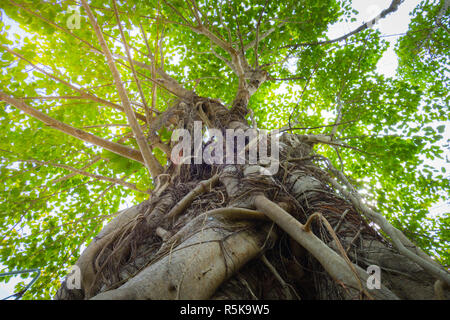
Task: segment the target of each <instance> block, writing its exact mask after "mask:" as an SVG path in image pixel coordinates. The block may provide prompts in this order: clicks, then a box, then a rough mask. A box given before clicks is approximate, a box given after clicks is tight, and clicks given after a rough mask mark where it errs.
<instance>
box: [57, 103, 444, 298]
mask: <svg viewBox="0 0 450 320" xmlns="http://www.w3.org/2000/svg"><path fill="white" fill-rule="evenodd" d="M205 101H206V102H205ZM193 106H195V107H191V108H190V110H195V109H197V110H198V109H199V106H200V108H201V109H202V110H201V111H202V112H201V113H200V114H202V115H203V118H202V119H203V120H205V117H207V120H208V121H209V123H210V125H215V126H216V127H218V128H221V129H222V130H223V129H225V128H239V127H244V128H245V127H246V125H245V124H244V122H243V121H237V120H239V119H242V115H238V113H239V112H242V110H239V108H234V109H231V111H230V112H228V110H226V109H225V108H223V107H221V106H220V107H218V106H219V104H218V103H217V102H215V101H210V100H203V101H197V102H194V103H193ZM178 107H180V108H184V109H185V110H184V114H185V115H187V116H192V115H193V114H192V113H189V112H186V104H184V103H180V104H179V106H178ZM233 112H234V113H233ZM187 116H186V117H187ZM196 117H198V113H196V114H194V115H193V116H192V117H191V118H190V119H188V120H187V119H186V118H185V119H184V120H183V121H184V124H185V128H187V129H190V130H191V129H192V121H193V120H196V119H198V118H196ZM219 119H220V120H219ZM224 119H225V120H224ZM280 146H281V150H280V159H279V161H280V170H279V171H278V173H277V174H276V175H274V176H266V175H262V174H261V173H260V172H261V170H260V167H259V166H255V165H207V164H200V165H180V166H175V165H173V166H172V167H171V168H170V169H169V171H168V172H167V173H169V174H170V176H171V179H170V180H169V181H167V183H166V184H164V186H162V185H163V184H161V185H159V186H160V188H159V189H158V190H156V191H155V192H154V195H153V196H152V197H151V199H150V200H148V201H145V202H144V203H142V204H140V205H138V206H136V207H133V208H130V209H127V210H124V211H123V212H122V213H121V214H120V215H119V216H117V217H116V218H115V219H114V220H113V221H111V222H110V223H109V224H108V225H107V226H106V227H105V228H104V229H103V230H102V232H101V233H100V234H99V235H98V236H97V237H96V238H95V239H94V240H92V242H91V243H90V245H89V247H88V248H87V249H86V250H85V251H84V252H83V254H82V255H81V257H80V258H79V260H78V262H77V266H78V267H79V268H80V270H81V277H82V281H81V289H80V290H74V289H68V288H67V283H63V285H62V286H61V288H60V289H59V290H58V293H57V295H56V297H55V298H57V299H433V298H434V297H435V290H434V287H433V286H434V284H435V282H436V279H435V278H434V277H432V276H430V275H429V273H428V272H426V271H425V270H424V269H423V268H422V267H421V266H419V265H417V264H416V263H414V262H412V261H411V260H410V259H409V258H407V257H405V256H404V255H401V254H399V253H398V252H397V250H396V249H394V248H393V247H392V246H391V244H390V243H389V242H388V241H386V239H385V238H384V237H383V236H382V235H381V234H380V233H379V232H378V231H377V230H376V229H374V228H373V224H372V223H369V221H368V220H366V218H365V217H363V216H362V215H361V214H360V212H359V210H360V209H359V208H357V207H355V206H354V205H353V203H352V202H351V201H350V200H348V199H347V198H344V196H343V194H342V193H340V192H337V191H336V190H334V189H333V188H332V187H331V186H330V184H329V181H328V180H327V176H328V175H329V174H328V173H326V172H325V171H323V170H322V169H320V168H319V167H318V165H317V164H316V163H315V162H314V157H315V156H316V155H314V154H312V153H311V150H312V148H311V147H312V145H311V143H310V142H307V141H305V139H302V138H301V137H299V136H295V135H288V134H285V135H283V136H282V138H281V139H280ZM328 178H329V177H328ZM316 213H320V215H318V214H316ZM311 216H313V217H319V219H316V220H308V219H309V218H310V217H311ZM279 217H282V218H279ZM320 217H323V218H320ZM312 219H314V218H312ZM273 221H275V223H274V222H273ZM347 257H348V258H347ZM369 265H377V266H379V268H380V269H381V279H380V280H381V287H380V288H379V289H370V288H368V287H367V279H368V276H369V275H368V274H367V273H366V269H367V267H368V266H369ZM438 284H439V282H438ZM438 287H439V285H438ZM441 295H442V294H441ZM447 297H448V296H447Z"/></svg>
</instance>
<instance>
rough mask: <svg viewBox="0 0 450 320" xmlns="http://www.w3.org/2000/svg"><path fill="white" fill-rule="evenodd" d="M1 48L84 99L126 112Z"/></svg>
mask: <svg viewBox="0 0 450 320" xmlns="http://www.w3.org/2000/svg"><path fill="white" fill-rule="evenodd" d="M0 47H1V48H2V49H4V50H6V51H8V52H9V53H11V54H12V55H14V56H16V57H18V58H19V59H21V60H23V61H25V62H27V63H28V64H29V65H31V66H33V68H34V69H36V70H37V71H39V72H40V73H43V74H45V75H46V76H48V77H49V78H51V79H53V80H55V81H57V82H59V83H62V84H63V85H65V86H67V87H69V88H71V89H72V90H74V91H76V92H77V93H79V94H80V95H81V96H82V97H84V98H86V99H90V100H92V101H95V102H97V103H100V104H104V105H107V106H110V107H113V108H114V109H117V110H119V111H122V112H124V109H123V107H122V106H120V105H118V104H115V103H113V102H111V101H108V100H104V99H102V98H99V97H97V96H95V95H93V94H92V93H90V92H89V91H87V90H86V89H84V90H83V89H82V88H81V89H80V88H77V87H76V86H74V85H73V84H71V83H69V82H67V81H65V80H63V79H61V78H59V77H57V76H55V75H53V74H51V73H49V72H47V71H45V70H44V69H42V68H40V67H38V66H37V65H36V64H35V63H33V62H31V61H30V60H28V59H27V58H25V57H24V56H23V55H21V54H20V53H18V52H16V51H14V50H11V49H9V48H8V47H6V46H4V45H2V44H0ZM135 116H136V117H137V118H138V119H140V120H143V121H146V118H145V116H143V115H142V114H139V113H135Z"/></svg>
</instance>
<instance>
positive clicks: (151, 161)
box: [81, 0, 163, 178]
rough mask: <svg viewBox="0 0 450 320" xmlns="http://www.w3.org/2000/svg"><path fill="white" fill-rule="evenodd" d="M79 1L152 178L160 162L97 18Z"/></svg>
mask: <svg viewBox="0 0 450 320" xmlns="http://www.w3.org/2000/svg"><path fill="white" fill-rule="evenodd" d="M81 2H82V4H83V7H84V9H85V10H86V13H87V15H88V17H89V20H90V21H91V24H92V26H93V28H94V31H95V33H96V35H97V38H98V41H99V43H100V46H101V48H102V50H103V53H104V54H105V56H106V60H107V61H108V66H109V69H110V70H111V73H112V75H113V78H114V82H115V84H116V88H117V91H118V93H119V96H120V99H121V100H122V105H123V109H124V111H125V114H126V115H127V118H128V122H129V124H130V127H131V129H132V131H133V133H134V135H135V137H136V142H137V144H138V146H139V149H140V150H141V152H142V157H143V158H144V163H145V165H146V167H147V168H148V170H149V172H150V174H151V176H152V177H153V178H155V177H156V176H158V175H159V174H161V173H162V171H163V168H162V166H161V164H160V163H159V162H158V160H156V158H155V157H154V155H153V154H152V152H151V150H150V147H149V145H148V144H147V141H146V139H145V136H144V134H143V132H142V130H141V127H140V126H139V124H138V122H137V119H136V116H135V114H134V111H133V108H132V106H131V103H130V100H129V98H128V94H127V92H126V90H125V87H124V86H123V84H122V80H121V77H120V73H119V70H118V69H117V66H116V64H115V62H114V58H113V56H112V54H111V51H110V49H109V47H108V45H107V44H106V41H105V38H104V37H103V33H102V31H101V29H100V26H99V25H98V23H97V20H96V19H95V17H94V14H93V13H92V11H91V8H90V7H89V5H88V4H87V2H86V0H82V1H81ZM113 5H114V8H115V15H116V18H117V20H118V21H119V22H120V19H119V16H118V13H117V8H116V2H115V1H113ZM119 28H120V23H119Z"/></svg>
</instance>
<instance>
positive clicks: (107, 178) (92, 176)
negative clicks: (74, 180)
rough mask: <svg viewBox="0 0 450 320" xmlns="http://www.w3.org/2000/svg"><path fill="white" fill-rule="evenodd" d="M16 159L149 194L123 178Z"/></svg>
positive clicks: (45, 162) (46, 162)
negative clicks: (64, 170)
mask: <svg viewBox="0 0 450 320" xmlns="http://www.w3.org/2000/svg"><path fill="white" fill-rule="evenodd" d="M16 161H20V162H27V163H36V164H39V165H41V166H52V167H56V168H62V169H66V170H69V171H72V172H74V173H76V174H80V175H83V176H86V177H89V178H93V179H97V180H101V181H107V182H112V183H114V184H119V185H121V186H124V187H126V188H128V189H131V190H134V191H138V192H142V193H147V194H149V192H147V191H144V190H140V189H138V188H137V187H136V185H134V184H132V183H129V182H125V181H123V180H121V179H115V178H110V177H105V176H101V175H98V174H94V173H90V172H87V171H83V170H81V169H77V168H74V167H71V166H68V165H65V164H60V163H53V162H49V161H39V160H34V159H27V160H21V159H17V160H16Z"/></svg>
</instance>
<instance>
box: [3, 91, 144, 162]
mask: <svg viewBox="0 0 450 320" xmlns="http://www.w3.org/2000/svg"><path fill="white" fill-rule="evenodd" d="M0 100H3V101H5V102H7V103H9V104H10V105H13V106H15V107H16V108H17V109H20V110H22V111H23V112H25V113H26V114H28V115H30V116H32V117H33V118H36V119H38V120H40V121H42V122H44V123H45V124H46V125H48V126H50V127H52V128H55V129H56V130H59V131H61V132H64V133H66V134H68V135H70V136H72V137H75V138H77V139H80V140H82V141H85V142H89V143H92V144H94V145H96V146H99V147H101V148H104V149H106V150H109V151H111V152H114V153H116V154H118V155H120V156H122V157H125V158H128V159H131V160H135V161H138V162H140V163H144V159H143V158H142V155H141V153H140V152H139V151H137V150H135V149H132V148H130V147H127V146H124V145H121V144H118V143H115V142H112V141H109V140H106V139H103V138H100V137H97V136H95V135H93V134H90V133H88V132H85V131H83V130H80V129H77V128H74V127H72V126H70V125H68V124H65V123H63V122H61V121H59V120H56V119H53V118H52V117H49V116H48V115H46V114H44V113H42V112H41V111H38V110H36V109H34V108H32V107H30V106H28V105H27V104H25V103H24V102H22V101H20V100H18V99H16V98H13V97H11V96H9V95H7V94H5V93H4V92H2V91H0Z"/></svg>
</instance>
